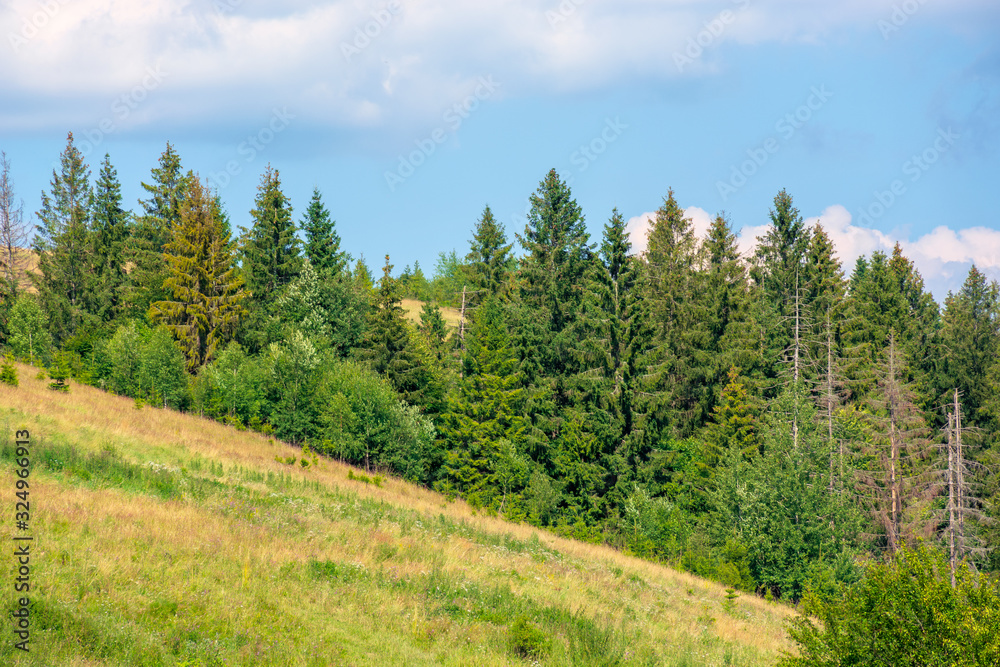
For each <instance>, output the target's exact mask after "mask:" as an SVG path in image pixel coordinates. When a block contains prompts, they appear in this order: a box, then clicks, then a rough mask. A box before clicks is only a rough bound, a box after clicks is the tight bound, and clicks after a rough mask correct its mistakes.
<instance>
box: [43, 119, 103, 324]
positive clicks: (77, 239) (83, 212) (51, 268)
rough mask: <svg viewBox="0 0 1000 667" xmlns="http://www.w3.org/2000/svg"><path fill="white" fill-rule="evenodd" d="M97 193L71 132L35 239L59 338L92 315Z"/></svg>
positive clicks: (50, 313)
mask: <svg viewBox="0 0 1000 667" xmlns="http://www.w3.org/2000/svg"><path fill="white" fill-rule="evenodd" d="M92 199H93V193H92V191H91V188H90V170H89V169H88V168H87V165H86V164H85V163H84V161H83V154H82V153H81V152H80V151H79V149H77V147H76V146H75V145H74V144H73V133H72V132H70V133H69V136H68V137H67V140H66V149H65V150H64V151H63V152H62V155H61V156H60V171H59V173H56V172H55V171H53V172H52V181H51V191H50V192H49V193H44V192H43V193H42V208H41V210H39V211H38V213H37V215H38V220H39V225H38V227H37V230H38V232H37V234H36V235H35V240H34V244H33V249H34V251H35V252H36V253H37V255H38V271H39V272H38V273H37V274H34V275H33V277H32V279H33V280H34V282H35V287H36V288H37V289H38V295H39V298H40V299H41V302H42V308H43V309H44V310H45V312H46V313H47V314H48V317H49V329H50V331H51V332H52V335H53V337H54V338H55V340H56V342H57V343H61V342H62V341H64V340H66V339H67V338H69V337H70V336H72V335H73V334H74V333H75V332H76V330H77V329H78V328H79V327H80V326H81V325H82V324H83V322H84V321H85V320H87V319H88V316H89V315H90V314H89V313H88V311H87V307H88V300H89V297H90V294H91V293H92V289H93V273H92V271H91V269H92V266H93V257H92V254H91V250H92V244H91V238H90V229H91V221H90V210H91V201H92Z"/></svg>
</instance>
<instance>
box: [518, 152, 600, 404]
mask: <svg viewBox="0 0 1000 667" xmlns="http://www.w3.org/2000/svg"><path fill="white" fill-rule="evenodd" d="M530 202H531V211H530V213H529V215H528V222H527V224H526V225H525V228H524V234H523V235H518V236H517V239H518V242H519V243H520V244H521V246H522V247H523V248H524V249H525V253H526V255H525V257H524V259H523V261H522V263H521V267H520V271H519V275H518V282H519V285H520V294H519V296H520V304H519V306H520V314H519V318H520V319H521V320H522V324H521V325H520V326H519V328H520V329H521V335H522V336H523V337H524V340H523V341H522V345H521V347H522V352H521V354H522V358H524V359H525V360H526V361H529V365H530V366H532V367H534V368H535V370H534V371H533V372H532V375H536V374H540V375H541V376H543V377H549V378H559V377H565V376H568V375H570V374H571V373H573V372H574V371H576V370H577V368H576V364H575V363H574V359H575V358H576V357H577V355H576V354H574V350H575V348H576V340H575V335H574V332H573V324H574V323H575V321H576V318H577V315H578V313H579V311H580V304H581V301H582V297H583V282H584V279H585V277H586V274H587V271H588V266H589V264H590V262H591V261H592V253H591V247H590V245H589V244H588V235H587V229H586V226H585V225H584V220H583V213H582V212H581V210H580V207H579V205H578V204H577V203H576V200H574V199H573V197H572V193H571V192H570V189H569V186H568V185H567V184H566V183H565V182H564V181H562V180H561V179H560V178H559V174H557V173H556V170H555V169H552V170H550V171H549V173H548V174H547V175H546V176H545V178H544V179H543V180H542V182H541V183H540V184H539V186H538V189H537V191H536V192H535V194H533V195H531V198H530ZM557 384H560V383H559V382H558V380H557ZM557 393H562V392H561V391H559V390H558V389H557ZM564 398H565V397H563V399H564Z"/></svg>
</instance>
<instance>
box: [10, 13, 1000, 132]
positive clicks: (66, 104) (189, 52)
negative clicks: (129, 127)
mask: <svg viewBox="0 0 1000 667" xmlns="http://www.w3.org/2000/svg"><path fill="white" fill-rule="evenodd" d="M894 4H896V0H848V1H847V2H840V3H829V2H821V1H819V0H813V1H808V2H802V1H801V0H760V1H758V0H754V2H752V3H751V2H749V1H748V0H732V2H707V3H706V2H702V3H693V2H688V1H686V0H674V1H670V2H659V1H655V2H654V1H651V0H516V1H513V2H512V1H510V0H481V1H480V2H476V3H467V2H462V1H460V0H391V1H386V0H351V1H350V2H348V1H346V0H339V1H328V2H321V1H307V0H293V1H291V2H287V3H281V4H279V5H275V4H274V3H267V2H264V1H263V0H188V1H187V2H176V0H150V1H149V2H144V3H127V2H112V0H73V1H72V2H70V1H69V0H45V1H44V2H38V1H37V0H10V1H9V2H6V3H4V6H3V8H0V35H4V36H5V41H7V42H9V44H6V45H5V47H9V48H4V49H2V50H0V86H2V87H3V90H4V96H5V102H6V104H5V105H4V110H3V111H0V130H26V129H28V130H30V129H45V128H46V127H49V126H51V125H53V124H54V125H55V126H57V127H59V128H60V129H62V128H64V127H65V126H66V125H67V124H73V125H76V124H80V123H84V124H86V123H89V122H92V120H94V115H95V113H100V112H101V110H102V109H106V108H107V107H108V106H109V104H110V103H111V101H112V100H113V99H114V98H115V97H116V96H118V95H121V94H123V93H125V92H127V91H129V90H130V89H132V88H133V87H134V86H135V85H136V84H137V83H138V82H139V81H141V79H142V77H143V76H144V72H145V70H146V68H147V67H150V66H158V65H159V66H162V67H163V68H164V70H165V71H167V72H169V78H168V80H167V82H166V83H164V85H163V87H162V89H160V90H158V91H157V95H156V99H155V100H154V99H152V98H151V100H150V102H149V104H150V105H152V106H154V107H155V108H154V110H152V111H150V112H148V116H149V119H150V121H152V120H156V119H161V118H164V117H169V118H171V119H175V120H177V119H178V118H179V117H181V120H183V117H186V118H189V119H191V121H192V122H197V123H199V124H201V125H204V124H205V123H206V115H207V114H212V118H213V119H215V120H216V121H218V122H224V121H225V122H232V121H233V120H234V119H239V118H241V117H245V116H246V115H247V114H254V113H257V112H259V111H260V109H269V108H270V107H272V106H274V105H279V106H285V105H287V106H290V107H295V108H296V109H298V111H299V113H300V115H301V116H303V117H305V116H308V117H309V118H310V119H311V120H312V121H314V122H317V123H321V124H325V125H328V126H332V127H357V126H372V125H376V126H380V127H386V126H390V125H393V124H395V123H396V122H398V119H399V118H402V117H406V118H423V119H427V118H432V117H434V116H439V115H440V113H441V111H442V109H443V108H445V107H446V106H447V105H448V102H449V101H452V102H453V101H457V100H461V99H462V98H463V97H464V96H466V95H468V94H469V90H470V88H471V87H472V86H474V85H475V81H476V80H477V78H478V77H479V76H483V75H490V74H492V75H494V76H495V77H496V78H497V79H499V80H501V81H504V82H505V86H506V87H505V88H504V94H510V95H521V94H533V93H537V92H539V91H544V92H546V93H553V92H554V93H556V94H558V93H565V92H578V91H581V90H593V89H600V88H602V87H607V86H616V85H620V83H621V81H622V80H623V79H636V78H640V79H643V80H657V79H668V78H674V77H679V76H698V75H700V74H703V73H705V72H711V71H714V70H715V69H717V68H716V62H717V58H719V57H721V56H719V53H720V51H719V49H718V48H717V47H718V46H719V45H720V44H722V43H725V42H735V43H740V44H757V43H761V42H769V41H781V42H785V41H800V42H821V41H823V40H824V39H826V37H827V35H829V34H830V33H833V32H836V31H837V30H839V29H842V28H845V27H854V26H862V27H863V28H865V29H870V28H871V27H872V26H873V25H874V23H875V22H876V21H877V20H878V19H879V18H882V17H888V16H889V15H890V14H891V12H892V11H893V6H894ZM992 4H993V3H992V0H989V1H987V0H955V1H954V2H951V3H947V4H943V5H942V4H940V3H938V4H936V5H933V6H932V5H931V4H928V5H925V6H922V8H921V10H920V11H921V12H928V13H929V14H930V13H937V14H939V15H943V14H946V15H947V16H948V17H949V18H952V19H954V21H959V20H961V21H965V22H968V23H973V22H974V20H975V17H976V16H977V15H979V14H980V13H982V12H992V11H995V10H994V9H993V8H992ZM724 11H726V12H730V13H729V14H726V15H725V16H726V17H728V18H727V20H725V21H723V20H722V18H721V17H723V14H722V12H724ZM706 30H707V31H709V32H707V33H706V32H705V31H706ZM693 43H694V44H696V46H697V44H698V43H704V44H705V45H706V46H704V48H703V49H702V51H700V52H698V55H697V56H696V57H695V58H694V59H693V61H692V63H691V65H690V67H678V65H677V61H676V59H675V56H676V55H677V54H684V52H685V49H686V48H688V47H690V45H691V44H693ZM220 99H221V100H224V102H222V103H220V101H219V100H220ZM53 106H58V107H59V108H60V109H61V112H60V115H59V117H58V118H53V117H52V113H51V112H50V110H51V109H52V107H53ZM161 106H162V107H163V110H162V111H160V110H159V107H161ZM45 112H49V113H45ZM168 112H169V113H168Z"/></svg>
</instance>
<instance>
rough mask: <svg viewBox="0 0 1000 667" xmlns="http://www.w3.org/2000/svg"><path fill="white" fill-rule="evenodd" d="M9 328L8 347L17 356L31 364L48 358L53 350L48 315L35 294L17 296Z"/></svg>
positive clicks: (11, 312)
mask: <svg viewBox="0 0 1000 667" xmlns="http://www.w3.org/2000/svg"><path fill="white" fill-rule="evenodd" d="M7 328H8V331H9V332H10V333H9V336H8V338H7V348H8V349H9V350H10V352H11V354H13V355H14V357H15V358H18V359H25V360H26V361H28V362H29V363H31V364H35V363H36V362H45V361H47V360H48V358H49V355H50V354H51V352H52V336H51V335H50V334H49V330H48V317H47V316H46V314H45V311H44V310H42V308H41V306H40V304H39V303H38V299H36V298H35V296H34V295H32V294H26V293H22V294H20V295H19V296H18V297H17V300H16V301H15V302H14V307H13V308H11V311H10V320H9V322H8V324H7Z"/></svg>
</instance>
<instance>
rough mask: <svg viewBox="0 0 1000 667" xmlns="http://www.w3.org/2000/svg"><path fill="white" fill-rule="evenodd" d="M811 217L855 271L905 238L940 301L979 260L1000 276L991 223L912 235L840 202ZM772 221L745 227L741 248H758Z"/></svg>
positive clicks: (998, 246)
mask: <svg viewBox="0 0 1000 667" xmlns="http://www.w3.org/2000/svg"><path fill="white" fill-rule="evenodd" d="M805 223H806V225H807V226H809V227H812V226H813V225H815V224H817V223H819V224H821V225H822V226H823V229H824V230H825V231H826V233H827V235H828V236H829V237H830V240H831V241H833V244H834V247H835V248H836V255H837V258H838V259H839V260H840V261H841V263H842V264H843V266H844V271H845V273H846V274H847V275H850V274H851V272H853V270H854V266H855V264H856V262H857V260H858V258H859V257H862V256H870V255H871V254H872V253H873V252H875V251H882V252H884V253H886V254H890V253H892V251H893V248H895V246H896V244H897V243H899V246H900V248H901V249H902V251H903V254H904V255H905V256H906V257H907V258H909V259H910V260H912V261H913V263H914V265H915V266H916V268H917V270H918V271H919V272H920V275H921V276H922V277H923V278H924V283H925V285H926V287H927V288H928V289H929V290H930V291H931V292H932V293H933V294H934V296H935V298H937V299H938V300H939V301H940V300H943V298H944V297H945V296H946V295H947V293H948V292H949V291H951V292H954V291H957V290H958V289H959V288H960V287H961V285H962V283H963V282H964V281H965V278H966V276H967V274H968V272H969V269H970V268H971V267H972V265H973V264H975V265H976V266H977V267H978V268H979V269H980V270H982V271H983V272H984V273H986V275H988V276H990V277H992V278H993V279H1000V230H996V229H989V228H987V227H966V228H964V229H952V228H951V227H947V226H944V225H942V226H940V227H936V228H935V229H933V230H932V231H930V232H928V233H927V234H924V235H922V236H919V237H917V238H916V239H914V240H910V239H909V238H908V236H907V235H905V234H902V233H900V232H898V231H895V230H893V231H890V232H888V233H886V232H883V231H880V230H878V229H871V228H868V227H861V226H858V225H855V224H853V223H852V217H851V213H850V212H849V211H848V210H847V209H846V208H844V207H843V206H841V205H840V204H835V205H833V206H829V207H827V208H826V209H825V210H824V211H823V213H821V214H820V215H818V216H814V217H810V218H806V219H805ZM768 227H769V225H761V226H758V227H744V228H743V230H742V231H741V233H740V251H741V252H742V253H743V255H744V256H749V255H750V254H751V253H753V250H754V248H756V245H757V238H758V237H760V236H762V235H763V234H765V233H766V232H767V230H768Z"/></svg>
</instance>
